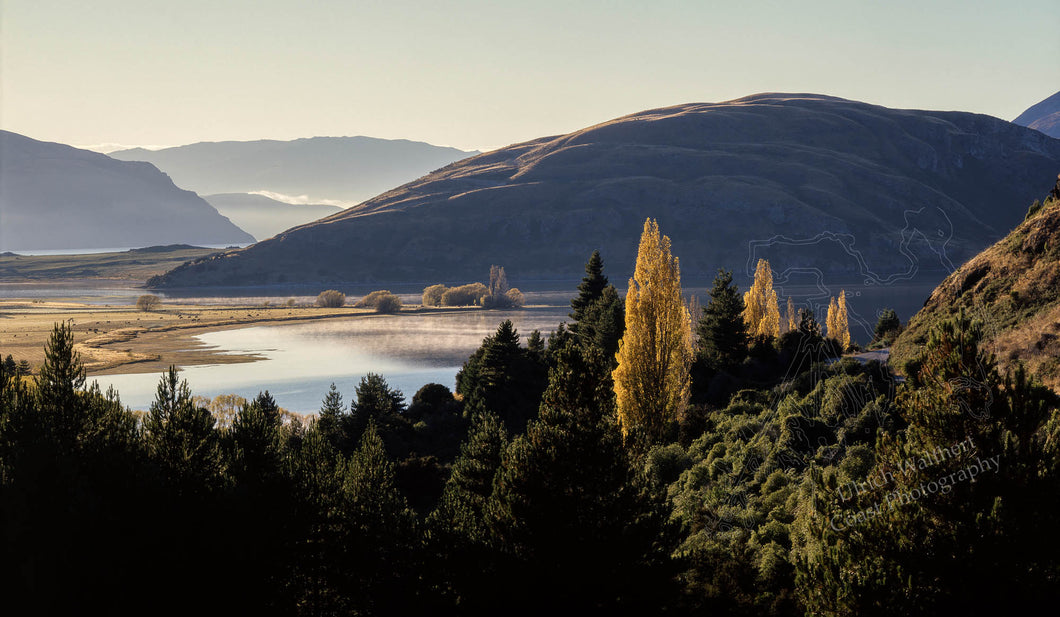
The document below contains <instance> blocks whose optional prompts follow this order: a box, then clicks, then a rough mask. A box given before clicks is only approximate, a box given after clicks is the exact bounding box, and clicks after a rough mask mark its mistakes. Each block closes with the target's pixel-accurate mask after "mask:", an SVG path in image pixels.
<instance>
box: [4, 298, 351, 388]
mask: <svg viewBox="0 0 1060 617" xmlns="http://www.w3.org/2000/svg"><path fill="white" fill-rule="evenodd" d="M369 314H372V311H371V310H369V309H356V308H350V307H344V308H339V309H323V308H318V307H315V306H293V307H288V306H269V307H266V306H261V305H258V306H239V305H223V306H200V305H190V304H187V305H185V304H179V303H167V304H163V305H161V306H160V307H159V308H158V310H154V311H148V312H141V311H139V310H137V309H136V308H135V307H133V306H99V305H91V304H83V303H77V302H53V301H40V300H0V356H2V357H7V355H8V354H10V355H11V356H13V357H14V358H15V360H16V361H17V360H23V359H24V360H27V361H28V362H29V363H30V365H31V366H32V367H33V369H34V372H36V370H37V367H39V366H40V365H41V363H43V362H44V345H45V343H46V342H47V340H48V337H49V336H50V335H51V332H52V328H53V327H54V325H55V324H56V323H59V322H68V323H69V324H70V325H71V327H72V329H73V333H74V342H75V349H76V350H77V351H78V352H79V353H80V354H81V359H82V361H83V362H84V363H85V368H86V369H87V370H88V373H89V374H90V375H106V374H112V373H154V372H160V371H162V370H164V369H166V368H168V367H169V365H170V364H176V365H179V366H190V365H199V364H230V363H237V362H253V361H254V360H257V359H258V358H256V357H255V356H248V355H242V356H241V355H232V354H228V353H218V352H219V351H223V350H215V349H212V348H208V347H206V346H204V345H202V344H201V343H200V342H199V341H197V340H196V339H195V336H196V335H199V334H202V333H205V332H215V331H218V330H228V329H232V328H242V327H247V326H252V325H258V324H276V323H284V322H304V321H313V320H318V319H350V318H356V317H358V316H362V315H369Z"/></svg>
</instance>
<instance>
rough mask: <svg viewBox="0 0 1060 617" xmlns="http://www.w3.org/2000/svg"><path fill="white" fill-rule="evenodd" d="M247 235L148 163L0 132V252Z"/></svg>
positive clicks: (227, 240)
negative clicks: (133, 161) (125, 160)
mask: <svg viewBox="0 0 1060 617" xmlns="http://www.w3.org/2000/svg"><path fill="white" fill-rule="evenodd" d="M253 241H254V238H252V237H251V236H250V234H248V233H246V232H245V231H243V230H242V229H240V228H239V227H237V226H236V225H234V224H232V222H231V221H229V220H228V219H226V218H225V217H223V216H221V215H220V214H218V213H217V210H215V209H214V208H213V206H211V205H210V204H208V203H206V202H205V201H203V200H202V199H201V198H200V197H199V196H198V195H196V194H195V193H192V192H191V191H185V190H181V189H179V188H177V187H176V186H175V185H174V184H173V181H172V180H170V179H169V177H168V176H166V174H164V173H162V172H160V171H159V170H158V169H157V168H155V166H154V165H151V164H150V163H132V162H124V161H118V160H115V159H112V158H110V157H108V156H106V155H104V154H99V153H97V152H89V151H88V150H79V149H77V148H73V147H70V146H65V145H63V144H56V143H49V142H43V141H37V140H35V139H30V138H29V137H25V136H23V135H19V134H17V133H12V132H9V131H0V251H32V250H48V249H99V248H121V247H142V246H151V245H160V244H179V243H187V244H199V245H203V244H205V245H227V244H246V243H249V242H253Z"/></svg>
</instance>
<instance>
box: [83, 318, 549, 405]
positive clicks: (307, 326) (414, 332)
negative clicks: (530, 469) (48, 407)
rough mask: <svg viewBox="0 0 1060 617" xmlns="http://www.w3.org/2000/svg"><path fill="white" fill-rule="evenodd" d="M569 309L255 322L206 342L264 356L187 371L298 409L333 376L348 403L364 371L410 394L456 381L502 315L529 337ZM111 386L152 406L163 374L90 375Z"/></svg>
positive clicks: (215, 390)
mask: <svg viewBox="0 0 1060 617" xmlns="http://www.w3.org/2000/svg"><path fill="white" fill-rule="evenodd" d="M568 311H569V309H566V308H561V307H544V308H535V309H527V310H522V311H468V312H456V313H443V314H438V315H400V316H393V315H372V316H367V317H361V318H357V319H351V320H344V321H331V322H313V323H304V324H292V325H278V326H256V327H251V328H242V329H238V330H227V331H221V332H212V333H208V334H203V335H201V336H199V337H197V338H199V339H200V340H201V341H202V342H203V343H204V344H206V345H209V346H211V347H214V348H216V349H219V350H225V351H226V352H229V353H251V354H255V355H258V356H260V357H261V358H262V360H260V361H258V362H251V363H244V364H222V365H208V366H192V367H187V368H185V369H184V370H183V371H182V375H181V376H182V378H184V379H187V380H188V384H189V385H190V386H191V388H192V391H193V393H195V394H200V395H203V396H209V397H214V396H217V395H218V394H227V393H235V394H239V395H240V396H244V397H246V398H251V397H253V396H255V395H256V394H257V393H258V392H259V391H261V390H266V389H268V390H269V391H270V393H271V394H272V395H273V396H274V397H275V398H276V400H277V402H278V403H279V404H280V406H281V407H285V408H287V409H290V410H291V411H298V412H303V413H304V412H311V411H316V410H318V409H319V408H320V401H321V399H323V398H324V395H325V394H326V393H327V391H328V387H329V386H330V385H331V383H333V382H334V383H335V384H336V386H338V388H339V390H340V391H341V392H342V394H343V398H344V400H345V401H346V402H347V403H348V402H349V401H350V399H351V398H352V397H353V390H354V387H355V386H356V385H357V383H358V382H359V381H360V378H361V377H362V376H364V375H365V374H367V373H368V372H375V373H380V374H382V375H383V376H384V377H385V378H386V379H387V382H388V383H389V384H390V385H391V387H395V388H397V389H399V390H401V391H402V392H404V393H405V396H406V398H407V399H411V398H412V395H413V394H414V393H415V392H416V391H417V390H418V389H419V388H420V387H421V386H423V385H424V384H426V383H431V382H434V383H441V384H444V385H446V386H449V387H450V388H454V387H455V378H456V373H457V371H459V370H460V367H461V365H462V364H463V362H464V361H465V360H466V359H467V357H468V356H469V355H470V354H471V353H472V352H473V351H474V350H475V349H476V348H477V347H478V346H479V344H481V342H482V339H483V338H484V337H485V336H487V335H489V334H492V333H493V332H494V331H495V330H496V329H497V325H498V324H500V322H501V321H503V320H504V319H511V320H512V322H513V323H515V326H516V328H517V329H518V330H519V333H520V334H521V335H522V336H523V340H524V341H525V337H526V336H527V335H529V333H530V332H531V331H532V330H534V329H537V330H541V331H542V332H543V333H546V334H547V333H548V332H550V331H552V330H553V329H555V327H556V326H557V325H558V324H559V323H560V322H561V321H564V320H567V312H568ZM93 379H94V380H96V381H98V382H99V384H100V387H101V388H103V389H104V390H106V388H107V386H108V385H113V386H114V387H115V388H116V389H117V390H118V392H119V393H120V394H121V399H122V402H123V403H124V404H125V405H128V406H130V407H132V408H133V409H146V408H147V407H148V406H149V405H150V403H151V401H152V400H153V398H154V393H155V388H156V386H157V384H158V379H159V375H156V374H127V375H102V376H99V377H90V380H93Z"/></svg>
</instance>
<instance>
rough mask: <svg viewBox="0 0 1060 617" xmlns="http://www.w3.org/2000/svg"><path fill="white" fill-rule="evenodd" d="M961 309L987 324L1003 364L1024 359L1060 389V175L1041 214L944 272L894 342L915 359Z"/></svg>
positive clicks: (991, 346) (901, 358)
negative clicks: (933, 332)
mask: <svg viewBox="0 0 1060 617" xmlns="http://www.w3.org/2000/svg"><path fill="white" fill-rule="evenodd" d="M961 310H963V311H964V312H965V314H966V315H968V316H970V317H972V318H973V319H979V320H981V321H982V322H983V324H984V335H985V341H984V342H985V344H986V348H987V349H988V350H989V351H991V352H992V353H994V354H995V355H996V356H997V359H998V361H999V364H1000V365H1001V367H1002V368H1005V367H1011V366H1012V364H1013V363H1014V362H1015V361H1017V360H1018V361H1022V362H1024V363H1025V364H1026V365H1027V367H1028V369H1030V371H1031V372H1033V373H1036V374H1038V376H1039V377H1041V379H1042V381H1043V382H1045V384H1046V385H1048V386H1050V387H1052V388H1053V389H1054V390H1057V391H1058V392H1060V180H1058V181H1057V183H1056V187H1055V188H1054V189H1053V191H1052V192H1051V193H1050V195H1049V196H1047V197H1046V198H1045V199H1044V203H1043V204H1042V205H1041V207H1040V209H1039V210H1038V211H1037V212H1033V213H1032V212H1029V213H1028V216H1027V219H1026V220H1025V221H1023V222H1022V223H1020V224H1019V225H1018V226H1017V227H1016V228H1015V229H1014V230H1012V232H1011V233H1010V234H1008V235H1007V236H1005V237H1004V238H1003V239H1001V240H999V241H998V242H997V243H995V244H994V245H992V246H991V247H989V248H987V249H986V250H985V251H983V252H982V253H980V254H978V255H976V256H975V257H974V258H972V259H971V260H969V261H968V262H967V263H965V264H964V265H963V266H961V268H960V269H959V270H957V271H956V272H954V273H953V274H951V275H950V276H948V277H946V279H945V280H944V281H943V282H942V283H941V284H940V285H939V286H938V288H936V289H935V291H934V292H933V293H932V294H931V297H930V298H928V300H927V302H926V303H925V304H924V308H923V309H921V310H920V312H918V313H917V314H916V315H914V316H913V317H912V319H910V320H909V324H908V325H907V327H906V329H905V331H904V332H903V333H902V335H901V336H899V337H898V340H896V341H895V343H894V346H893V347H892V354H891V357H892V359H893V361H894V364H895V365H896V366H899V367H901V366H902V364H903V363H904V362H905V361H906V360H908V359H911V358H913V357H915V356H916V354H917V352H918V351H919V349H920V346H921V345H922V344H923V342H924V341H926V340H927V335H928V331H929V330H930V327H931V325H932V324H934V323H936V322H937V321H939V320H941V319H946V318H948V317H951V316H953V315H955V314H956V313H957V312H958V311H961Z"/></svg>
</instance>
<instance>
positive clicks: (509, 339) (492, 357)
mask: <svg viewBox="0 0 1060 617" xmlns="http://www.w3.org/2000/svg"><path fill="white" fill-rule="evenodd" d="M540 362H541V359H540V357H539V356H538V355H537V354H531V353H530V352H529V351H528V350H526V349H523V348H522V347H520V346H519V332H518V331H517V330H516V329H515V326H514V325H513V324H512V322H511V320H507V319H506V320H504V321H503V322H502V323H501V325H500V326H498V328H497V331H496V332H495V333H494V334H492V335H490V336H487V337H486V338H485V339H483V341H482V346H481V347H479V348H478V350H476V351H475V353H474V354H472V356H471V357H470V358H468V360H467V362H465V363H464V367H463V368H462V369H461V370H460V372H459V373H457V376H456V389H457V392H458V393H459V394H460V395H461V396H463V397H464V415H465V416H466V417H468V418H473V417H475V416H476V415H477V414H480V413H484V412H487V411H490V412H493V413H495V414H497V416H498V417H500V418H501V420H503V421H504V425H505V427H507V429H508V432H509V433H511V434H518V433H521V432H523V430H524V429H525V428H526V423H527V421H528V420H529V419H530V418H532V417H533V416H534V415H536V412H537V405H538V402H539V401H540V400H541V392H542V391H543V390H544V388H545V384H544V381H545V373H544V370H545V368H544V366H543V365H541V364H540Z"/></svg>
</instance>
